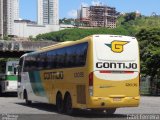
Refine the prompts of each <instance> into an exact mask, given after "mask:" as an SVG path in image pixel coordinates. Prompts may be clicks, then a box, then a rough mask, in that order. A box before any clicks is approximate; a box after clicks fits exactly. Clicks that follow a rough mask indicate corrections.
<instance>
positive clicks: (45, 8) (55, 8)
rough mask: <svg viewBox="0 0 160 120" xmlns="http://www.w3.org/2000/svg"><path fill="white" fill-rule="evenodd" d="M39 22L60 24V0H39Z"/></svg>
mask: <svg viewBox="0 0 160 120" xmlns="http://www.w3.org/2000/svg"><path fill="white" fill-rule="evenodd" d="M37 21H38V24H39V25H47V24H48V25H59V0H38V20H37Z"/></svg>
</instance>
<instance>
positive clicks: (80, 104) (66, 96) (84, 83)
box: [18, 35, 140, 114]
mask: <svg viewBox="0 0 160 120" xmlns="http://www.w3.org/2000/svg"><path fill="white" fill-rule="evenodd" d="M139 75H140V59H139V47H138V42H137V40H136V38H134V37H129V36H118V35H92V36H89V37H86V38H84V39H82V40H77V41H69V42H64V43H59V44H56V45H51V46H48V47H44V48H41V49H40V50H37V51H35V52H32V53H27V54H25V55H23V56H22V57H21V58H20V61H19V77H18V97H19V98H20V99H25V101H26V103H27V104H30V103H31V102H32V101H37V102H44V103H49V104H54V105H56V107H57V111H58V112H60V113H61V112H66V113H67V114H72V113H73V112H74V109H77V108H78V109H91V110H103V111H104V110H105V111H106V113H109V114H113V113H114V112H115V111H116V108H120V107H136V106H138V105H139V101H140V95H139V79H140V77H139Z"/></svg>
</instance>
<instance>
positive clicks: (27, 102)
mask: <svg viewBox="0 0 160 120" xmlns="http://www.w3.org/2000/svg"><path fill="white" fill-rule="evenodd" d="M24 99H25V102H26V104H27V105H31V104H32V101H30V100H28V94H27V92H26V91H24Z"/></svg>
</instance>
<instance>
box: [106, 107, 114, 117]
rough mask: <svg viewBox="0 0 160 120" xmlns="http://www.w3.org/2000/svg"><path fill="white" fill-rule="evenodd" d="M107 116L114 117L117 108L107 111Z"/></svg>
mask: <svg viewBox="0 0 160 120" xmlns="http://www.w3.org/2000/svg"><path fill="white" fill-rule="evenodd" d="M105 111H106V114H108V115H112V114H114V113H115V112H116V108H110V109H106V110H105Z"/></svg>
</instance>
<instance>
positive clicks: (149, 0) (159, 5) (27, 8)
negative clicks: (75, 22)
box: [20, 0, 160, 21]
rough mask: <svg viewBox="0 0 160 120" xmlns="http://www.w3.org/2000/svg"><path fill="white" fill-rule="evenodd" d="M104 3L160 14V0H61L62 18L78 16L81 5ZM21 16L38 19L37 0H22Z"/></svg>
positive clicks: (125, 9) (123, 9)
mask: <svg viewBox="0 0 160 120" xmlns="http://www.w3.org/2000/svg"><path fill="white" fill-rule="evenodd" d="M99 3H102V4H104V5H107V6H110V7H115V8H116V10H117V11H118V12H134V11H139V12H141V13H142V15H147V16H150V15H151V14H152V13H153V12H155V13H156V14H158V15H160V0H59V16H60V18H64V17H65V18H76V11H77V9H79V8H80V6H81V5H84V6H90V5H95V4H99ZM20 18H22V19H29V20H33V21H36V20H37V0H20Z"/></svg>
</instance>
